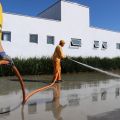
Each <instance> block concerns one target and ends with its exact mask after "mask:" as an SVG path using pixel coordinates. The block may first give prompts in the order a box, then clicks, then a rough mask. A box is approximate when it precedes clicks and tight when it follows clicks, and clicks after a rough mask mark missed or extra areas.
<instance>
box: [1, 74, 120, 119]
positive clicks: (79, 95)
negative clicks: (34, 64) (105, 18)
mask: <svg viewBox="0 0 120 120" xmlns="http://www.w3.org/2000/svg"><path fill="white" fill-rule="evenodd" d="M94 76H97V77H95V78H94ZM48 77H49V76H48ZM26 78H27V77H26ZM45 78H46V76H45ZM63 78H64V79H65V80H64V82H62V83H60V84H58V83H56V84H54V86H52V87H51V88H50V89H48V90H46V91H43V92H40V93H37V94H35V95H33V96H32V97H31V98H30V100H29V101H28V102H27V103H26V104H25V105H24V106H23V105H21V106H20V107H17V108H16V109H14V110H13V111H12V112H9V113H6V114H0V120H47V119H49V120H118V119H119V118H120V115H119V112H120V104H119V103H120V81H119V79H115V78H114V79H113V78H110V77H106V76H103V75H101V74H97V73H86V74H83V73H80V74H73V75H72V74H71V75H70V74H69V75H64V76H63ZM73 78H74V79H73ZM10 79H12V78H11V77H10V78H9V79H8V78H2V79H0V113H2V112H5V111H10V110H11V109H13V108H15V107H16V106H17V105H18V104H19V103H20V102H21V99H22V92H21V89H20V85H19V83H18V82H17V81H11V80H10ZM27 79H28V78H27ZM29 79H30V78H29ZM31 79H34V77H33V78H31ZM36 79H37V80H38V79H42V78H39V77H38V78H36ZM43 79H44V76H43ZM25 84H26V86H27V88H26V91H27V92H30V91H32V90H34V89H37V88H39V87H42V86H45V85H46V83H44V82H35V83H34V82H33V81H32V82H28V83H25Z"/></svg>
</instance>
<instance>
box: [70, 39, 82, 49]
mask: <svg viewBox="0 0 120 120" xmlns="http://www.w3.org/2000/svg"><path fill="white" fill-rule="evenodd" d="M70 47H73V48H79V47H81V39H76V38H71V42H70Z"/></svg>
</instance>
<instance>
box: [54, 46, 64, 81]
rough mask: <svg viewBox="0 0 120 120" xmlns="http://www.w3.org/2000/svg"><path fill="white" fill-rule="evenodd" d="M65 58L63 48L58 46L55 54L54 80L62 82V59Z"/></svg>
mask: <svg viewBox="0 0 120 120" xmlns="http://www.w3.org/2000/svg"><path fill="white" fill-rule="evenodd" d="M63 58H65V56H64V54H63V51H62V47H61V46H60V45H58V46H57V47H56V48H55V51H54V54H53V67H54V76H53V80H61V59H63Z"/></svg>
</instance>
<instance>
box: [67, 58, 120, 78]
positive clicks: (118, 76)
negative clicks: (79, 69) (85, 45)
mask: <svg viewBox="0 0 120 120" xmlns="http://www.w3.org/2000/svg"><path fill="white" fill-rule="evenodd" d="M68 59H69V60H71V61H73V62H75V63H77V64H80V65H82V66H84V67H87V68H90V69H93V70H95V71H98V72H101V73H104V74H107V75H110V76H112V77H117V78H120V75H118V74H114V73H111V72H107V71H104V70H101V69H99V68H95V67H92V66H90V65H87V64H84V63H81V62H78V61H76V60H73V59H71V58H68Z"/></svg>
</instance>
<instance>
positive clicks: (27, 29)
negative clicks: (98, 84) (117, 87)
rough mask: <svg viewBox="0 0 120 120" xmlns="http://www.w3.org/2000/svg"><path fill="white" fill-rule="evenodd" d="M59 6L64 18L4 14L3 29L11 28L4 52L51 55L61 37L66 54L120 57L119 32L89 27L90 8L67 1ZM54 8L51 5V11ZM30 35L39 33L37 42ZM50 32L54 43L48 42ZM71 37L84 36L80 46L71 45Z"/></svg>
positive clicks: (35, 55)
mask: <svg viewBox="0 0 120 120" xmlns="http://www.w3.org/2000/svg"><path fill="white" fill-rule="evenodd" d="M57 5H59V6H61V21H60V20H50V19H47V18H44V19H43V18H39V17H29V16H22V15H15V14H8V13H4V25H3V31H11V42H9V41H3V42H2V44H3V46H4V48H5V51H6V52H7V53H8V54H9V55H10V56H11V57H21V58H28V57H42V56H52V54H53V52H54V49H55V47H56V45H57V44H58V43H59V40H61V39H64V40H65V42H66V44H65V47H64V48H63V51H64V52H65V54H66V55H70V56H82V57H89V56H92V57H94V56H98V57H116V56H120V50H119V49H118V50H117V49H116V43H119V39H120V33H117V32H112V31H107V30H102V29H98V28H93V27H90V26H89V22H90V20H89V8H88V7H85V6H81V5H79V4H77V3H71V2H66V1H61V4H59V3H57V4H56V5H55V6H57ZM53 8H54V7H52V8H51V10H50V8H49V12H48V13H49V14H50V11H51V12H52V9H53ZM48 18H49V17H48ZM30 34H38V43H30V42H29V35H30ZM47 35H50V36H55V43H54V45H52V44H47ZM71 38H76V39H81V47H77V48H76V47H75V48H74V47H72V48H71V47H70V42H71ZM94 40H97V41H99V43H100V46H99V48H97V49H95V48H94V47H93V44H94ZM102 42H107V45H108V47H107V49H104V50H103V49H101V44H102Z"/></svg>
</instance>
